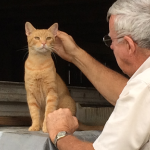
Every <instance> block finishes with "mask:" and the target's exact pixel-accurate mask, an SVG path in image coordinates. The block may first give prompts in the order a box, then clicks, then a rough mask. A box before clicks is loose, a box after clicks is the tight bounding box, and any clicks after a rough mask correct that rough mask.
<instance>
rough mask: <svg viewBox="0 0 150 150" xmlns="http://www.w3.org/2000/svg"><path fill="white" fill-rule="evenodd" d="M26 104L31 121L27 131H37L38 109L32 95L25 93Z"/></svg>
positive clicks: (38, 124)
mask: <svg viewBox="0 0 150 150" xmlns="http://www.w3.org/2000/svg"><path fill="white" fill-rule="evenodd" d="M27 102H28V107H29V111H30V116H31V119H32V125H31V126H30V127H29V129H28V130H29V131H39V130H40V128H41V126H40V107H39V105H38V104H37V101H36V99H35V97H34V96H33V94H31V93H27Z"/></svg>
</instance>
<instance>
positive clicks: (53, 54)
mask: <svg viewBox="0 0 150 150" xmlns="http://www.w3.org/2000/svg"><path fill="white" fill-rule="evenodd" d="M51 53H52V56H54V59H55V61H56V63H57V59H56V56H55V53H54V52H51Z"/></svg>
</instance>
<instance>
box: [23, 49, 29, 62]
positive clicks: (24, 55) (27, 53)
mask: <svg viewBox="0 0 150 150" xmlns="http://www.w3.org/2000/svg"><path fill="white" fill-rule="evenodd" d="M28 53H29V52H28V51H27V52H26V53H25V54H24V56H23V60H24V59H25V57H26V56H27V55H28Z"/></svg>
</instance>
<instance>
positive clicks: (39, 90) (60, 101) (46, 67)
mask: <svg viewBox="0 0 150 150" xmlns="http://www.w3.org/2000/svg"><path fill="white" fill-rule="evenodd" d="M25 30H26V35H27V40H28V50H29V55H28V58H27V60H26V62H25V88H26V92H27V102H28V107H29V110H30V115H31V118H32V126H31V127H30V128H29V131H38V130H40V129H41V128H42V130H43V132H47V128H46V117H47V115H48V114H49V113H50V112H53V111H54V110H56V109H58V108H69V109H70V110H71V112H72V115H75V113H76V105H75V101H74V100H73V99H72V98H71V96H70V94H69V91H68V89H67V87H66V85H65V83H64V82H63V81H62V79H61V78H60V76H59V75H58V74H57V73H56V68H55V65H54V62H53V59H52V57H51V52H52V51H53V44H54V42H55V36H56V33H57V30H58V24H57V23H55V24H53V25H52V26H51V27H50V28H49V29H40V30H39V29H35V28H34V27H33V26H32V25H31V23H29V22H26V24H25ZM79 126H80V127H81V128H79V130H84V129H85V130H88V128H86V127H84V125H83V124H80V125H79ZM82 126H83V128H84V129H83V128H82ZM92 129H93V128H92ZM99 129H102V127H100V128H99Z"/></svg>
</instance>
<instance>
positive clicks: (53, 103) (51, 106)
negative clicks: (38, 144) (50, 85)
mask: <svg viewBox="0 0 150 150" xmlns="http://www.w3.org/2000/svg"><path fill="white" fill-rule="evenodd" d="M57 105H58V94H57V93H56V92H55V90H53V89H51V90H50V91H49V93H48V95H47V98H46V108H45V118H44V122H43V127H42V130H43V132H47V127H46V118H47V115H48V114H49V113H51V112H53V111H54V110H56V109H57Z"/></svg>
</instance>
